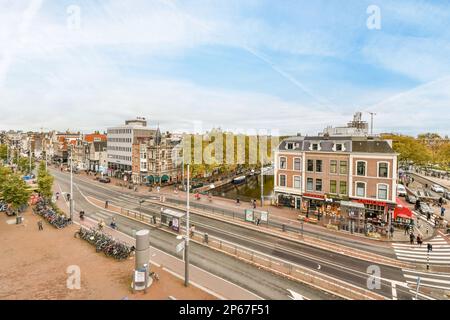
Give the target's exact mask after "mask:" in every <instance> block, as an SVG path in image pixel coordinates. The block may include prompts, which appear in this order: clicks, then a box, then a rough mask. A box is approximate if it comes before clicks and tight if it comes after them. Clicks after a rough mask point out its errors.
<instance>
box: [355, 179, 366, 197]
mask: <svg viewBox="0 0 450 320" xmlns="http://www.w3.org/2000/svg"><path fill="white" fill-rule="evenodd" d="M356 196H357V197H365V196H366V184H365V183H364V182H357V183H356Z"/></svg>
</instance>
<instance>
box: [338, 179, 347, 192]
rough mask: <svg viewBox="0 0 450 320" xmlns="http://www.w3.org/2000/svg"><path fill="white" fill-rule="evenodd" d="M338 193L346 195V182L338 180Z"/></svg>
mask: <svg viewBox="0 0 450 320" xmlns="http://www.w3.org/2000/svg"><path fill="white" fill-rule="evenodd" d="M339 194H343V195H347V182H346V181H341V182H339Z"/></svg>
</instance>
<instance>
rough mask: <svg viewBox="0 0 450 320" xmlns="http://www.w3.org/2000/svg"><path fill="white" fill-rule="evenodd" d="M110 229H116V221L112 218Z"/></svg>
mask: <svg viewBox="0 0 450 320" xmlns="http://www.w3.org/2000/svg"><path fill="white" fill-rule="evenodd" d="M110 226H111V228H113V229H117V224H116V219H115V218H112V221H111V224H110Z"/></svg>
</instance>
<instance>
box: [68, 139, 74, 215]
mask: <svg viewBox="0 0 450 320" xmlns="http://www.w3.org/2000/svg"><path fill="white" fill-rule="evenodd" d="M72 147H73V146H72V145H70V147H69V150H70V199H69V205H70V221H73V220H72V219H73V148H72Z"/></svg>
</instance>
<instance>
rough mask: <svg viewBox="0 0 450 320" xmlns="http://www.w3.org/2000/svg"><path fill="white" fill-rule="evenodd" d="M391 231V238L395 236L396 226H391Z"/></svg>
mask: <svg viewBox="0 0 450 320" xmlns="http://www.w3.org/2000/svg"><path fill="white" fill-rule="evenodd" d="M389 231H390V232H391V238H392V237H393V236H394V231H395V229H394V227H393V226H391V228H390V230H389Z"/></svg>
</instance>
